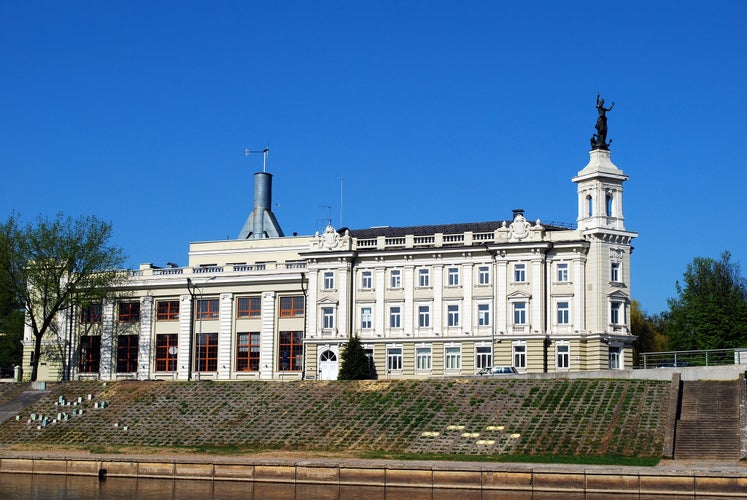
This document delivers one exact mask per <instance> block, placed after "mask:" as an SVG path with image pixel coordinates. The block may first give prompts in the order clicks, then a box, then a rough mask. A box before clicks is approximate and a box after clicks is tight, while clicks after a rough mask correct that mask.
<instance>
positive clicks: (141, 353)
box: [137, 295, 155, 380]
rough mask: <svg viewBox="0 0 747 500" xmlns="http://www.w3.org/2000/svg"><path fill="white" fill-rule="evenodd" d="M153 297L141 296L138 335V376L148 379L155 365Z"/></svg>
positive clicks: (141, 378) (140, 378) (139, 378)
mask: <svg viewBox="0 0 747 500" xmlns="http://www.w3.org/2000/svg"><path fill="white" fill-rule="evenodd" d="M154 340H155V339H154V338H153V297H151V296H150V295H148V296H145V297H140V335H139V336H138V352H137V378H138V380H148V379H149V378H150V371H151V368H152V366H153V361H154V360H152V359H151V355H152V353H154V350H153V342H154Z"/></svg>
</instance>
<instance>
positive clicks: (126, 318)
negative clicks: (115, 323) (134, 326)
mask: <svg viewBox="0 0 747 500" xmlns="http://www.w3.org/2000/svg"><path fill="white" fill-rule="evenodd" d="M138 321H140V302H120V303H119V322H120V323H136V322H138Z"/></svg>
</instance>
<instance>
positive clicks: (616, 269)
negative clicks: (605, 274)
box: [610, 262, 622, 283]
mask: <svg viewBox="0 0 747 500" xmlns="http://www.w3.org/2000/svg"><path fill="white" fill-rule="evenodd" d="M621 274H622V264H620V263H619V262H610V282H611V283H620V281H621V280H620V276H621Z"/></svg>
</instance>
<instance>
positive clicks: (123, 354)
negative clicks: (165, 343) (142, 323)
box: [117, 303, 140, 373]
mask: <svg viewBox="0 0 747 500" xmlns="http://www.w3.org/2000/svg"><path fill="white" fill-rule="evenodd" d="M137 305H138V306H139V305H140V303H137ZM137 351H138V336H137V335H119V336H117V373H132V372H136V371H137Z"/></svg>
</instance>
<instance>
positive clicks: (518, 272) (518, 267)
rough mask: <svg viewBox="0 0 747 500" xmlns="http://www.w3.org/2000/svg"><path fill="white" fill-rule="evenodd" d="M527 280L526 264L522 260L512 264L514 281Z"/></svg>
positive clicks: (522, 281)
mask: <svg viewBox="0 0 747 500" xmlns="http://www.w3.org/2000/svg"><path fill="white" fill-rule="evenodd" d="M526 282H527V265H526V264H524V263H523V262H518V263H516V264H514V283H526Z"/></svg>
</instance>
